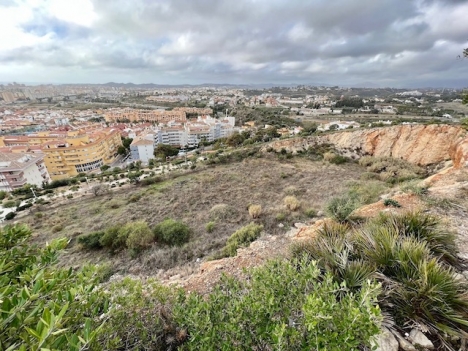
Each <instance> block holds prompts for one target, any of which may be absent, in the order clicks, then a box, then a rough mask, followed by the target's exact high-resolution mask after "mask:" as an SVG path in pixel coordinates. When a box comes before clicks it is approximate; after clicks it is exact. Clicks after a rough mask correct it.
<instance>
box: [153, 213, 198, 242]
mask: <svg viewBox="0 0 468 351" xmlns="http://www.w3.org/2000/svg"><path fill="white" fill-rule="evenodd" d="M190 234H191V230H190V228H189V226H188V225H186V224H185V223H182V222H178V221H176V220H174V219H170V218H168V219H165V220H164V221H162V222H161V223H159V224H158V225H156V227H155V228H154V235H155V238H156V240H157V241H159V242H161V243H164V244H167V245H177V246H180V245H183V244H184V243H186V242H187V241H189V239H190Z"/></svg>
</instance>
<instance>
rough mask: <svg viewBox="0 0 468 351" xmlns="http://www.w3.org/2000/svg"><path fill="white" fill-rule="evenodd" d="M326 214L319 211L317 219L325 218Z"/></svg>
mask: <svg viewBox="0 0 468 351" xmlns="http://www.w3.org/2000/svg"><path fill="white" fill-rule="evenodd" d="M324 215H325V213H324V212H323V211H318V212H317V217H323V216H324Z"/></svg>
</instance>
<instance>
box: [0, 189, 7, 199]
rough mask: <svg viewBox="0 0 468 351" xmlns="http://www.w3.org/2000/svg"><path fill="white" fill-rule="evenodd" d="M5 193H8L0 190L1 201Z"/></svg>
mask: <svg viewBox="0 0 468 351" xmlns="http://www.w3.org/2000/svg"><path fill="white" fill-rule="evenodd" d="M7 195H8V193H7V192H6V191H3V190H0V201H3V199H5V198H6V196H7Z"/></svg>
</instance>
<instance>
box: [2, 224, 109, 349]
mask: <svg viewBox="0 0 468 351" xmlns="http://www.w3.org/2000/svg"><path fill="white" fill-rule="evenodd" d="M30 235H31V232H30V231H29V229H27V228H26V227H25V226H22V225H18V226H14V227H11V226H7V227H4V228H3V229H1V231H0V257H2V260H1V261H0V286H1V288H0V301H2V308H1V319H0V331H1V332H0V345H1V349H3V350H7V349H8V350H20V351H23V350H24V351H26V350H71V351H78V350H84V349H89V346H90V345H91V343H92V342H93V341H94V339H95V338H96V336H97V334H99V332H100V331H101V327H100V325H101V323H102V322H101V320H100V319H99V316H100V315H105V313H107V308H108V304H109V303H108V299H107V297H106V296H105V294H104V292H103V291H102V290H101V289H99V288H97V287H96V284H97V280H96V276H95V271H94V269H92V268H91V267H87V268H84V269H80V270H72V269H68V268H67V269H60V268H57V267H55V266H54V264H55V262H56V261H57V255H58V251H59V250H61V249H63V248H65V246H66V244H67V240H65V239H62V240H54V241H52V242H51V243H50V244H49V245H48V246H47V247H45V248H42V249H39V248H38V247H36V246H34V245H31V243H30V242H29V240H28V239H29V237H30Z"/></svg>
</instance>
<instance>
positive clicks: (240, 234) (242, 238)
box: [221, 223, 263, 257]
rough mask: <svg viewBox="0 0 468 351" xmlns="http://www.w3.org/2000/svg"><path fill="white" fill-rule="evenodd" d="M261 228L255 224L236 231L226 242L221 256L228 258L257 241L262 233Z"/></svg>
mask: <svg viewBox="0 0 468 351" xmlns="http://www.w3.org/2000/svg"><path fill="white" fill-rule="evenodd" d="M262 230H263V226H262V225H259V224H255V223H250V224H248V225H246V226H245V227H242V228H241V229H239V230H237V231H235V232H234V234H232V235H231V236H230V237H229V239H228V240H227V243H226V246H225V247H224V248H223V250H222V253H221V256H222V257H230V256H235V255H236V254H237V249H238V248H240V247H245V246H248V245H249V244H250V243H251V242H253V241H255V240H257V238H258V237H259V236H260V234H261V233H262Z"/></svg>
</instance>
